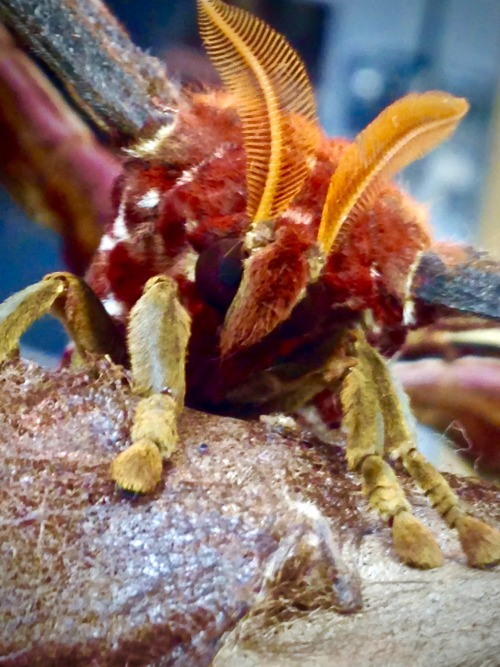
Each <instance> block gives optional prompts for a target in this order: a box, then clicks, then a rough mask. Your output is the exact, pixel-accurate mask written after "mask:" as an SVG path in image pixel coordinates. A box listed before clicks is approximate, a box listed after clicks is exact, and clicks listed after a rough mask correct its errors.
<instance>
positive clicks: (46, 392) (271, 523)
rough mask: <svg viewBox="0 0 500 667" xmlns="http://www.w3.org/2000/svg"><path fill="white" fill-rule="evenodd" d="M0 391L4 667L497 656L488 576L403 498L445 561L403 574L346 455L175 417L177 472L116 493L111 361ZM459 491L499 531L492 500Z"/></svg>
mask: <svg viewBox="0 0 500 667" xmlns="http://www.w3.org/2000/svg"><path fill="white" fill-rule="evenodd" d="M0 381H1V392H0V424H1V429H0V456H1V459H2V466H1V468H0V470H1V477H2V485H1V488H0V558H1V562H2V568H1V570H0V591H1V594H0V656H1V658H0V664H2V665H12V666H20V665H26V666H28V665H29V666H32V665H40V666H42V665H43V666H45V665H47V666H48V665H69V664H71V665H99V666H100V665H125V664H127V665H137V666H138V665H207V664H210V662H211V661H212V660H213V659H214V656H217V657H215V664H216V665H218V667H221V665H224V666H225V665H231V666H232V665H236V666H238V667H239V666H240V665H242V666H243V667H244V666H245V665H263V666H265V665H283V666H285V665H286V666H288V665H299V664H300V665H308V664H315V665H327V664H328V665H331V664H336V665H337V664H338V665H344V664H345V665H347V664H349V665H352V664H356V665H357V666H360V667H363V666H364V665H370V666H372V665H391V666H397V665H424V664H426V665H429V664H431V665H433V666H437V665H443V666H444V665H446V666H447V667H451V666H453V665H457V666H458V665H478V666H479V665H483V666H484V665H497V664H498V650H499V648H500V639H499V637H498V631H497V630H498V627H499V622H500V604H499V603H500V571H499V569H498V568H496V569H494V570H492V571H489V572H479V571H474V570H471V569H469V568H467V567H466V566H465V565H464V558H463V556H462V555H461V552H460V550H459V547H458V543H457V540H456V538H455V536H454V535H453V534H451V533H449V532H448V531H447V530H446V529H445V528H444V527H443V525H442V524H441V522H440V521H439V520H438V518H437V517H436V515H435V513H434V512H433V511H432V510H430V509H429V508H428V507H427V505H426V501H425V498H423V497H422V495H420V494H417V493H413V492H412V493H411V497H412V499H413V502H414V505H415V506H416V512H417V514H418V515H419V516H420V517H421V518H422V519H423V520H424V521H425V522H426V523H427V524H428V525H430V526H431V528H432V529H433V530H434V531H435V533H436V535H437V537H438V540H439V542H440V544H441V546H442V548H443V550H444V553H445V557H446V564H445V566H444V567H443V568H441V569H439V570H434V571H431V572H416V571H415V570H410V569H409V568H406V567H403V566H402V565H400V564H399V563H398V562H397V561H396V559H395V557H394V555H393V551H392V548H391V540H390V535H389V531H388V529H387V528H385V527H383V526H382V524H381V523H380V522H379V521H378V519H377V517H376V516H375V515H373V514H372V513H371V512H370V511H369V510H368V509H367V507H366V505H365V503H364V501H363V499H362V497H361V494H360V491H359V486H358V483H357V480H356V479H355V477H354V476H352V475H351V474H349V473H348V472H346V469H345V464H344V461H343V455H342V450H341V449H340V448H339V447H335V446H330V447H325V446H322V445H320V444H319V443H317V442H313V441H312V440H308V439H306V438H305V437H300V436H299V435H297V434H293V433H279V432H277V430H276V428H277V427H276V428H275V429H274V430H273V429H272V428H271V427H270V426H269V425H267V426H265V425H263V424H257V423H245V422H240V421H237V420H233V419H225V418H224V419H223V418H220V417H214V416H209V415H205V414H200V413H196V412H193V411H189V410H186V411H185V413H184V414H183V417H182V420H181V425H180V436H181V441H182V442H183V444H184V451H183V454H182V455H179V460H178V462H177V463H178V464H177V466H176V467H175V468H172V467H170V468H168V467H166V470H165V473H164V483H163V484H162V486H161V488H160V489H159V490H158V491H157V493H156V494H155V495H154V496H152V497H148V498H142V499H132V498H126V497H123V496H122V495H120V494H119V493H118V492H116V491H115V489H114V488H113V485H112V483H111V482H110V481H109V478H108V466H109V463H110V461H111V459H112V458H113V456H114V455H115V453H116V452H117V451H118V450H120V449H123V448H124V447H125V446H126V444H128V442H129V440H128V428H129V426H130V419H131V416H132V414H133V409H134V405H135V403H136V398H135V397H134V396H133V395H132V393H131V390H130V387H129V383H128V377H127V375H126V374H124V373H123V371H122V370H121V369H119V368H117V367H114V366H111V365H110V364H109V363H108V362H105V361H100V362H96V363H94V364H91V365H89V366H88V367H86V368H85V369H83V370H81V371H78V372H73V371H69V370H63V371H58V372H57V373H49V372H47V371H45V370H42V369H40V368H39V367H37V366H36V365H34V364H29V363H25V362H11V363H9V364H6V365H4V367H3V368H2V369H1V371H0ZM339 442H340V441H339ZM452 481H453V484H454V486H455V487H456V488H457V490H458V492H459V493H460V494H461V496H462V497H463V498H464V500H466V501H468V502H470V503H471V504H472V506H473V507H474V509H475V512H476V513H477V514H478V515H479V516H483V517H489V520H490V521H493V522H496V523H498V522H499V521H500V492H499V491H498V490H495V489H494V488H493V487H491V486H487V485H482V484H479V483H475V482H471V481H465V480H458V479H454V480H453V479H452ZM338 611H343V612H346V613H344V614H339V613H338ZM347 612H352V613H347ZM228 633H229V634H228ZM332 659H334V660H335V662H333V661H332Z"/></svg>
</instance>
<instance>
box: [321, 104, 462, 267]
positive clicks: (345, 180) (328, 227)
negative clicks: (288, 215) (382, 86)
mask: <svg viewBox="0 0 500 667" xmlns="http://www.w3.org/2000/svg"><path fill="white" fill-rule="evenodd" d="M468 108H469V105H468V103H467V101H466V100H464V99H462V98H458V97H453V96H452V95H449V94H448V93H443V92H440V91H432V92H428V93H422V94H420V95H419V94H410V95H406V97H403V98H402V99H400V100H398V101H397V102H394V103H393V104H391V105H390V106H389V107H387V109H384V111H382V113H381V114H379V116H377V118H376V119H375V120H374V121H373V122H372V123H370V125H368V127H366V128H365V129H364V130H363V131H362V132H361V133H360V134H359V135H358V136H357V138H356V140H355V142H354V143H352V144H351V145H350V146H349V147H348V148H347V149H346V150H345V152H344V153H343V155H342V157H341V158H340V161H339V164H338V166H337V169H336V170H335V173H334V174H333V176H332V180H331V181H330V186H329V188H328V194H327V196H326V201H325V205H324V207H323V213H322V216H321V224H320V227H319V231H318V243H319V246H320V249H321V251H322V252H323V253H324V255H325V256H327V255H329V253H330V252H331V250H332V247H333V245H334V243H335V240H336V239H337V236H338V233H339V231H340V230H341V228H342V226H343V225H345V224H347V223H348V222H349V221H352V220H353V219H355V217H356V215H357V214H358V212H359V211H360V210H361V209H362V208H366V206H368V205H369V204H370V203H371V202H372V201H373V200H374V199H375V198H376V197H377V195H378V192H379V187H380V183H381V179H382V178H390V177H392V176H394V175H395V174H396V173H397V172H398V171H400V170H401V169H404V167H406V166H407V165H409V164H410V163H411V162H413V161H414V160H417V159H418V158H420V157H423V156H424V155H425V154H426V153H428V152H429V151H431V150H432V149H433V148H435V147H436V146H437V145H438V144H440V143H441V142H442V141H444V140H445V139H447V138H448V137H449V136H450V135H451V134H452V133H453V131H454V130H455V128H456V127H457V125H458V123H459V122H460V120H461V119H462V117H463V116H464V115H465V114H466V113H467V110H468Z"/></svg>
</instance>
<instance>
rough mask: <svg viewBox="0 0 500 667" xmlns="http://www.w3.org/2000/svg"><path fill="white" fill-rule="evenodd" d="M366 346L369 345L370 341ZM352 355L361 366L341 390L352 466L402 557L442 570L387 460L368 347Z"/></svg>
mask: <svg viewBox="0 0 500 667" xmlns="http://www.w3.org/2000/svg"><path fill="white" fill-rule="evenodd" d="M365 345H366V346H367V345H368V344H367V343H366V342H365ZM353 352H354V357H355V359H356V363H355V364H354V365H353V366H352V367H351V368H350V370H349V371H348V373H347V375H346V376H345V379H344V383H343V387H342V391H341V401H342V407H343V412H344V420H343V424H344V426H345V427H346V429H347V443H346V457H347V463H348V466H349V468H350V470H354V471H357V472H359V473H360V474H361V477H362V489H363V493H364V495H365V496H366V497H367V499H368V501H369V503H370V505H371V506H372V507H373V508H374V509H376V510H377V511H378V512H379V513H380V515H381V516H382V518H383V519H385V520H387V521H388V522H389V523H390V524H392V536H393V540H394V547H395V550H396V552H397V554H398V556H399V558H400V559H401V560H402V561H403V562H405V563H406V564H407V565H411V566H413V567H419V568H432V567H439V566H440V565H441V564H442V562H443V556H442V553H441V550H440V548H439V546H438V544H437V542H436V541H435V539H434V537H433V535H432V533H431V532H430V531H429V530H428V529H427V528H426V527H425V526H424V525H423V524H422V523H421V522H420V521H419V520H418V519H417V518H416V517H415V516H414V515H413V514H412V511H411V505H410V503H409V501H408V500H407V498H406V495H405V493H404V491H403V489H402V488H401V486H400V484H399V481H398V479H397V477H396V475H395V473H394V471H393V469H392V468H391V466H390V465H389V464H388V463H387V462H386V461H384V459H383V455H384V424H383V419H382V416H381V410H380V402H379V388H378V387H377V385H376V384H375V382H374V381H373V377H372V372H371V365H370V360H369V359H368V358H367V356H366V354H364V352H365V349H364V346H362V345H360V344H359V341H358V340H357V341H356V343H355V344H354V350H353Z"/></svg>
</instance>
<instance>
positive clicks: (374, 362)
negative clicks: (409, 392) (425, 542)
mask: <svg viewBox="0 0 500 667" xmlns="http://www.w3.org/2000/svg"><path fill="white" fill-rule="evenodd" d="M365 345H366V346H367V344H366V343H365ZM366 354H367V356H369V358H370V364H371V367H372V373H373V379H374V382H375V385H376V386H377V387H378V394H379V398H380V405H381V409H382V413H383V415H384V428H385V448H386V452H387V454H388V455H389V456H390V457H391V458H392V459H398V458H401V460H402V462H403V465H404V467H405V468H406V470H407V471H408V472H409V474H410V475H411V477H412V478H413V479H414V480H415V481H416V482H417V484H418V485H419V486H420V488H421V489H422V490H423V491H424V492H425V494H426V495H427V497H428V498H429V500H430V502H431V503H432V505H433V507H435V509H436V510H437V511H438V512H439V513H440V514H441V516H442V517H443V519H444V520H445V522H446V523H447V525H448V526H449V527H450V528H455V529H456V530H457V532H458V536H459V539H460V543H461V545H462V549H463V550H464V553H465V555H466V556H467V561H468V563H469V565H471V566H472V567H488V566H491V565H496V564H497V563H499V562H500V531H498V530H497V529H496V528H493V527H492V526H490V525H488V524H487V523H485V522H484V521H480V520H479V519H476V518H474V517H472V516H470V515H469V514H468V513H467V512H466V511H465V509H464V508H463V507H462V506H461V505H460V501H459V499H458V498H457V496H456V494H455V493H454V492H453V491H452V489H451V488H450V485H449V484H448V482H447V481H446V479H445V478H444V477H443V475H441V473H440V472H439V471H438V470H436V468H435V467H434V466H433V465H432V464H431V463H429V461H427V460H426V459H425V457H424V456H422V454H421V453H420V452H419V451H418V450H417V449H416V447H415V442H414V438H413V435H412V433H411V431H410V428H409V427H408V421H407V419H406V417H405V409H404V407H405V403H406V402H407V399H406V396H404V395H399V394H398V389H397V385H395V384H394V381H393V379H392V377H391V374H390V371H389V369H388V367H387V364H386V363H385V361H384V359H383V358H382V357H381V356H380V355H379V354H378V353H377V352H376V351H375V350H373V349H372V348H369V347H368V346H367V347H366ZM408 410H409V409H408V408H407V412H408Z"/></svg>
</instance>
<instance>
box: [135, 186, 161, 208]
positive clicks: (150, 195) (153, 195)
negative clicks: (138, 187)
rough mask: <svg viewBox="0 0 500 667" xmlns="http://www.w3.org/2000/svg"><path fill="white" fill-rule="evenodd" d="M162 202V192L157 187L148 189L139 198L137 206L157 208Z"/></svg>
mask: <svg viewBox="0 0 500 667" xmlns="http://www.w3.org/2000/svg"><path fill="white" fill-rule="evenodd" d="M159 203H160V193H159V192H158V190H156V188H152V189H151V190H148V192H146V194H145V195H144V196H143V197H141V199H139V201H138V202H137V206H138V207H139V208H155V206H158V204H159Z"/></svg>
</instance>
